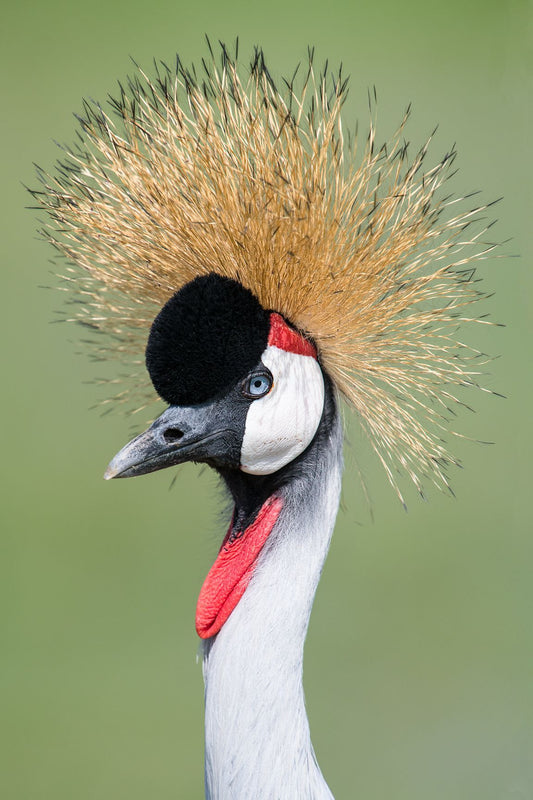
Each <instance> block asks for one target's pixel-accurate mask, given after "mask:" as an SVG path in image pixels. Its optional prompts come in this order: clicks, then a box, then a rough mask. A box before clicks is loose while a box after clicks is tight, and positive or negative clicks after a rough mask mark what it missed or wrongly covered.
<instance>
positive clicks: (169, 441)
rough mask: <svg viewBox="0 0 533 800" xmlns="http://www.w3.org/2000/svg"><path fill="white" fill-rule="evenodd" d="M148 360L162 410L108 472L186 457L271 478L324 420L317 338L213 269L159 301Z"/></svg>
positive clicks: (131, 472)
mask: <svg viewBox="0 0 533 800" xmlns="http://www.w3.org/2000/svg"><path fill="white" fill-rule="evenodd" d="M146 365H147V368H148V372H149V374H150V378H151V380H152V383H153V386H154V388H155V390H156V391H157V393H158V394H159V396H160V397H161V398H162V399H163V400H164V401H166V402H167V403H168V404H169V407H168V408H167V410H166V411H165V412H164V413H163V414H162V415H161V416H160V417H159V418H158V419H157V420H156V421H155V422H154V423H153V424H152V425H151V426H150V428H148V430H146V431H145V432H144V433H142V434H140V436H137V437H136V438H135V439H133V440H132V441H131V442H129V443H128V444H127V445H126V446H125V447H124V448H123V449H122V450H121V451H120V452H119V453H118V454H117V455H116V456H115V458H114V459H113V460H112V461H111V463H110V464H109V467H108V469H107V471H106V475H105V477H106V478H127V477H133V476H135V475H142V474H146V473H148V472H154V471H155V470H159V469H163V468H165V467H170V466H173V465H175V464H180V463H183V462H185V461H197V462H205V463H207V464H210V465H211V466H213V467H215V468H217V467H218V468H231V469H240V470H242V471H243V472H245V473H249V474H251V475H270V474H272V473H274V472H277V471H278V470H279V469H281V468H282V467H284V466H286V465H287V464H288V463H290V462H291V461H293V460H294V459H295V458H297V457H298V456H299V455H301V453H302V452H303V451H304V450H305V449H306V448H307V447H308V445H309V444H310V442H311V441H312V439H313V437H314V435H315V433H316V431H317V428H318V426H319V423H320V419H321V417H322V411H323V407H324V377H323V374H322V370H321V367H320V365H319V363H318V358H317V350H316V347H315V345H314V344H313V343H312V342H311V341H310V340H309V339H307V338H305V337H304V336H303V335H302V334H301V333H299V332H298V331H297V330H296V329H295V328H293V327H292V326H291V325H290V324H289V323H288V322H287V321H285V320H284V318H283V317H282V316H281V315H280V314H278V313H276V312H273V311H267V310H265V309H264V308H263V307H262V306H261V304H260V303H259V301H258V299H257V298H256V297H255V296H254V295H253V293H252V292H251V291H249V290H248V289H246V288H245V287H244V286H242V284H241V283H239V282H238V281H235V280H232V279H230V278H226V277H222V276H220V275H217V274H215V273H211V274H208V275H206V276H202V277H199V278H196V279H195V280H193V281H191V282H189V283H187V284H186V285H185V286H183V287H182V288H181V289H180V290H179V291H178V292H176V293H175V294H174V295H173V296H172V297H171V298H170V299H169V300H168V301H167V303H166V304H165V305H164V306H163V308H162V309H161V311H160V312H159V314H158V315H157V317H156V319H155V320H154V322H153V325H152V327H151V330H150V335H149V338H148V345H147V348H146Z"/></svg>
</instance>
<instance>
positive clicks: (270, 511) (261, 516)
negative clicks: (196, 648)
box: [196, 497, 283, 639]
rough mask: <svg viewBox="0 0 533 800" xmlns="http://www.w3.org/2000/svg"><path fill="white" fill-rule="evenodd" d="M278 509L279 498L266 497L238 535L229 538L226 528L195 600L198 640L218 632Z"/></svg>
mask: <svg viewBox="0 0 533 800" xmlns="http://www.w3.org/2000/svg"><path fill="white" fill-rule="evenodd" d="M282 506H283V501H282V500H281V498H279V497H270V498H269V499H268V500H267V501H266V502H265V503H263V505H262V506H261V508H260V510H259V513H258V514H257V517H256V518H255V520H254V521H253V522H252V524H251V525H249V526H248V528H246V529H245V530H244V531H243V532H242V533H240V532H239V534H238V536H236V537H233V538H232V537H231V526H230V530H229V531H228V533H227V534H226V537H225V539H224V541H223V542H222V547H221V548H220V551H219V553H218V556H217V558H216V561H215V563H214V564H213V566H212V567H211V569H210V570H209V573H208V575H207V578H206V579H205V581H204V585H203V586H202V589H201V591H200V596H199V597H198V605H197V606H196V632H197V633H198V636H200V637H201V638H202V639H209V637H210V636H214V635H215V634H216V633H218V632H219V630H220V629H221V627H222V626H223V625H224V623H225V622H226V620H227V619H228V617H229V615H230V614H231V612H232V611H233V610H234V609H235V607H236V605H237V603H238V602H239V600H240V599H241V597H242V596H243V594H244V592H245V590H246V587H247V586H248V584H249V583H250V579H251V577H252V575H253V571H254V568H255V565H256V561H257V557H258V556H259V553H260V552H261V550H262V549H263V546H264V544H265V542H266V540H267V539H268V537H269V535H270V532H271V531H272V528H273V527H274V525H275V524H276V520H277V519H278V517H279V515H280V512H281V509H282Z"/></svg>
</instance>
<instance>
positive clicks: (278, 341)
mask: <svg viewBox="0 0 533 800" xmlns="http://www.w3.org/2000/svg"><path fill="white" fill-rule="evenodd" d="M268 344H269V345H270V346H273V347H279V349H280V350H287V351H288V352H289V353H297V355H300V356H312V358H316V357H317V352H316V347H315V346H314V345H313V344H312V343H311V342H310V341H309V340H308V339H304V337H303V336H301V335H300V334H299V333H298V331H295V330H294V328H291V326H290V325H287V323H286V322H285V320H284V319H283V317H282V316H281V315H280V314H276V313H275V312H272V314H271V315H270V333H269V334H268Z"/></svg>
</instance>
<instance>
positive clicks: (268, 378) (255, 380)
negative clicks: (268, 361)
mask: <svg viewBox="0 0 533 800" xmlns="http://www.w3.org/2000/svg"><path fill="white" fill-rule="evenodd" d="M273 382H274V381H273V378H272V375H271V373H270V372H269V371H268V370H267V369H266V368H263V369H261V371H260V372H253V373H252V374H251V375H248V377H247V378H246V380H245V381H244V383H243V385H242V390H241V391H242V394H243V395H244V396H245V397H249V398H250V399H251V400H257V399H258V398H259V397H264V396H265V395H266V394H268V393H269V391H270V390H271V389H272V384H273Z"/></svg>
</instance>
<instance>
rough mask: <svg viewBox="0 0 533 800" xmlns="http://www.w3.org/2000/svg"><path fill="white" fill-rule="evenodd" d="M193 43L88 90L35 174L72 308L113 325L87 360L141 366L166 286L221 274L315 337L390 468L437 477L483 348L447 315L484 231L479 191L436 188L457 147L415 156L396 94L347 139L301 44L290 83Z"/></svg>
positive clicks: (326, 80) (466, 285) (143, 383)
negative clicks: (365, 129) (465, 338)
mask: <svg viewBox="0 0 533 800" xmlns="http://www.w3.org/2000/svg"><path fill="white" fill-rule="evenodd" d="M209 49H210V54H209V56H208V58H206V59H205V60H203V61H202V66H203V74H202V76H201V77H198V76H197V75H196V72H195V71H194V69H187V68H185V67H184V65H183V64H182V63H181V61H180V60H179V59H177V63H176V67H175V69H170V68H168V67H166V66H165V65H161V64H160V65H158V66H157V65H156V72H155V77H154V78H149V77H148V76H147V75H146V74H145V73H144V72H143V71H142V70H140V69H139V70H138V71H137V72H136V74H135V76H134V77H133V78H131V79H130V80H128V82H127V86H123V85H122V84H119V91H118V95H117V96H115V97H113V98H110V103H109V106H110V111H109V112H108V111H106V110H104V109H103V108H102V107H101V106H100V105H98V104H96V103H88V102H86V103H85V104H84V111H83V115H82V116H81V117H79V123H80V126H81V135H80V137H79V140H78V142H77V144H76V145H75V146H74V147H72V148H71V149H69V150H67V152H66V155H65V156H64V158H63V160H62V161H61V162H59V164H58V168H57V170H56V172H55V175H54V176H49V175H47V174H45V173H42V172H41V180H42V183H43V184H44V192H36V193H35V197H36V200H37V201H38V202H39V203H40V204H41V205H42V206H44V207H45V208H46V210H47V211H48V212H49V215H50V222H49V225H48V227H47V228H46V231H45V235H46V236H47V238H48V239H49V240H50V241H51V242H52V243H53V244H54V246H55V247H56V249H57V250H58V251H59V252H60V253H61V254H63V255H64V256H66V258H67V259H68V261H69V262H70V263H71V264H72V265H73V266H70V267H69V268H68V269H67V272H66V274H65V279H66V281H67V282H68V284H69V285H70V286H71V287H72V289H73V290H74V291H75V295H76V298H77V299H78V300H81V303H80V304H79V305H77V306H76V314H75V316H74V318H75V319H77V320H78V321H81V322H83V323H84V324H86V325H87V326H89V327H90V328H92V329H94V330H97V331H103V332H106V333H108V334H110V335H111V338H110V339H109V338H108V339H107V340H106V342H105V344H101V343H100V342H98V343H97V345H96V349H97V355H98V356H99V357H101V356H105V355H109V356H111V357H114V358H116V357H119V358H126V359H127V358H128V357H132V356H133V359H135V358H136V359H137V363H138V362H139V360H140V357H141V354H142V353H143V351H144V346H145V342H146V338H147V334H148V330H149V327H150V325H151V323H152V321H153V319H154V317H155V316H156V314H157V312H158V311H159V309H160V308H161V306H162V305H163V304H164V303H165V302H166V301H167V300H168V298H169V297H170V296H171V295H172V294H173V293H174V292H175V291H176V290H177V289H179V288H180V287H181V286H183V285H184V284H185V283H186V282H188V281H190V280H192V279H193V278H196V277H197V276H199V275H203V274H206V273H209V272H217V273H219V274H220V275H223V276H227V277H230V278H234V279H237V280H239V281H241V283H242V284H243V285H244V286H245V287H247V288H249V289H251V291H252V292H253V293H254V294H255V295H256V296H257V297H258V299H259V300H260V302H261V303H262V305H263V306H264V307H265V308H268V309H273V310H276V311H278V312H280V313H281V314H283V315H284V316H285V317H286V318H287V319H288V320H290V321H291V322H292V324H293V325H295V326H296V327H298V328H299V329H301V330H302V331H303V332H304V333H305V334H307V335H308V336H310V337H312V339H313V340H314V341H315V342H316V344H317V347H318V351H319V357H320V361H321V363H322V364H323V366H324V368H325V369H326V370H327V372H328V373H329V375H330V376H331V377H332V378H333V380H334V382H335V384H336V386H337V387H338V388H339V390H340V391H341V392H342V394H343V395H344V397H345V398H346V400H347V401H348V403H349V404H350V405H351V406H352V407H353V408H354V409H355V410H356V411H357V413H358V416H359V418H360V420H361V422H362V424H363V426H364V428H365V429H366V431H367V432H368V434H369V437H370V441H371V442H372V445H373V446H374V448H375V450H376V452H377V453H378V455H379V458H380V459H381V461H382V463H383V466H384V467H385V469H386V471H387V474H388V476H389V479H390V480H391V482H392V483H393V485H395V486H396V472H397V470H398V468H399V470H400V471H401V472H404V473H407V475H409V476H410V478H411V479H412V480H413V481H414V483H415V484H416V486H417V488H418V489H419V491H420V492H422V483H423V480H424V479H427V478H429V479H431V480H433V481H434V482H435V483H437V484H444V485H447V477H446V471H447V467H448V466H449V465H450V464H452V463H455V460H454V458H453V457H452V456H451V455H450V454H449V453H448V451H447V449H446V446H445V445H444V444H443V441H442V436H443V433H442V431H443V430H446V429H447V428H448V425H447V422H446V418H447V416H449V406H450V403H457V402H459V398H458V397H456V396H455V390H456V389H455V388H454V387H461V386H467V385H468V386H470V385H475V384H476V383H477V376H478V374H479V369H480V366H479V365H480V362H482V361H483V357H482V354H480V353H478V352H476V351H474V350H472V349H470V348H469V347H468V346H467V345H465V344H463V343H462V342H461V341H460V340H459V339H458V334H457V329H458V327H459V325H460V324H461V323H464V322H471V321H473V319H474V316H473V315H472V313H471V312H470V311H469V308H470V306H471V305H472V304H473V303H474V302H476V301H477V300H479V299H480V298H481V297H482V296H483V295H482V293H481V292H480V289H479V286H478V283H477V282H476V280H475V278H474V268H473V267H472V266H471V263H472V261H474V260H476V259H480V258H482V257H483V256H484V255H485V254H486V253H487V252H488V251H489V250H491V249H492V247H493V245H486V244H483V243H482V241H481V238H482V236H483V233H484V231H485V230H486V228H487V227H488V226H484V223H483V221H482V220H483V213H484V211H485V208H487V207H486V206H485V207H483V206H480V207H477V208H473V209H471V208H467V210H464V200H465V198H454V197H453V196H452V195H450V194H449V193H448V192H447V191H445V189H447V187H446V186H445V184H446V182H447V181H448V179H449V178H450V176H451V175H452V174H453V165H454V161H455V150H454V149H452V150H451V151H450V152H449V153H447V154H446V155H445V156H444V157H443V158H442V159H441V160H440V161H439V162H438V163H437V164H436V165H433V166H430V165H429V164H428V147H429V144H430V141H431V137H430V139H429V140H428V141H427V142H426V143H425V144H424V146H423V147H422V148H421V149H420V150H419V151H418V152H417V153H415V154H414V156H413V157H411V156H410V154H409V147H408V145H407V144H406V143H405V141H404V131H405V126H406V122H407V117H408V115H409V111H408V112H407V113H406V116H405V118H404V120H403V121H402V124H401V125H400V127H399V129H398V131H397V132H396V134H395V135H394V136H393V137H392V140H391V141H390V142H388V143H387V144H386V145H383V146H382V147H378V146H377V144H376V135H375V129H374V125H373V124H372V123H371V125H370V131H369V135H368V138H367V141H366V144H365V145H364V146H363V147H362V148H360V150H361V152H359V151H358V149H357V140H355V141H354V140H353V138H352V137H351V136H349V135H348V136H345V135H344V131H343V126H342V122H341V109H342V106H343V102H344V99H345V97H346V91H347V82H346V80H345V79H344V76H343V75H342V72H341V71H339V72H338V74H336V75H335V76H334V77H331V78H330V77H328V74H327V70H324V71H323V72H320V73H318V74H317V72H316V71H315V69H314V68H313V54H312V51H310V53H309V62H308V65H307V69H306V70H305V75H303V76H302V77H301V78H300V81H301V85H300V87H299V88H297V86H296V84H297V80H298V76H297V73H296V72H295V73H294V75H293V76H292V77H291V79H289V80H286V81H285V82H284V83H283V85H282V88H278V87H277V86H276V84H275V83H274V80H273V78H272V76H271V73H270V72H269V71H268V69H267V67H266V64H265V60H264V56H263V53H262V51H261V50H256V51H255V53H254V56H253V59H252V63H251V67H250V69H249V70H248V71H247V72H246V74H244V72H243V71H242V70H240V68H239V67H238V65H237V63H236V60H235V58H234V57H232V56H231V55H230V54H229V52H228V50H227V48H226V47H225V46H224V45H222V46H221V56H220V58H218V59H217V57H216V55H214V54H213V52H212V49H211V46H209ZM303 72H304V71H303V70H300V74H301V73H303ZM373 102H374V101H373V100H370V103H371V105H373ZM455 209H459V210H455ZM461 209H462V210H461ZM476 230H477V232H476ZM80 268H81V269H80ZM98 338H100V337H98ZM133 384H134V389H139V388H141V389H142V390H143V391H144V390H145V389H148V383H147V376H144V375H142V374H141V373H140V372H139V371H138V369H137V371H136V373H135V375H134V376H133ZM148 391H150V390H148ZM131 394H132V392H131V390H129V391H125V392H122V393H121V394H120V395H119V396H118V397H115V398H114V401H115V402H118V401H119V400H122V399H127V398H128V397H131Z"/></svg>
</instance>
